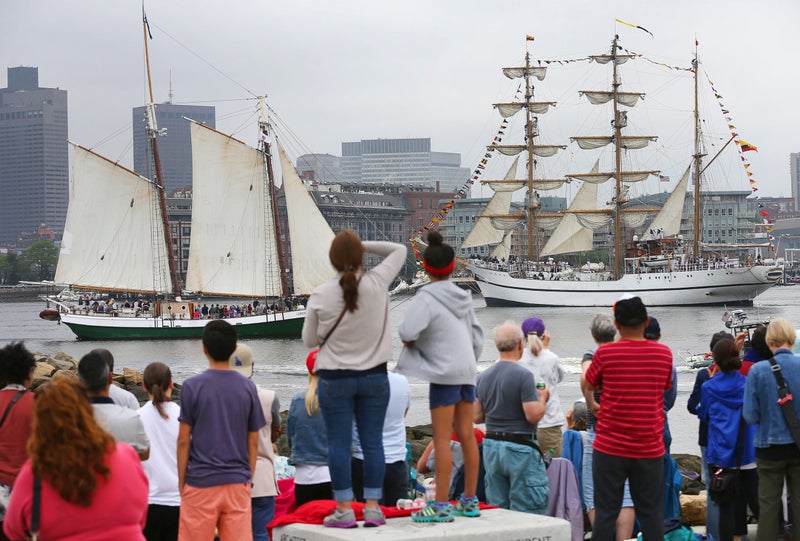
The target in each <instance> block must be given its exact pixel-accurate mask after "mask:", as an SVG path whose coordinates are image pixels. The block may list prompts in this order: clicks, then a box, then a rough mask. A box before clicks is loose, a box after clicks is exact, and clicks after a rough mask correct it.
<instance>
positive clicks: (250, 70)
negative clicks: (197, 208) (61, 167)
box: [0, 0, 800, 195]
mask: <svg viewBox="0 0 800 541" xmlns="http://www.w3.org/2000/svg"><path fill="white" fill-rule="evenodd" d="M146 8H147V14H148V18H149V20H150V22H151V26H152V32H153V35H154V39H153V40H152V41H150V55H151V60H152V72H153V80H154V90H155V94H156V102H160V101H166V99H167V97H168V89H169V84H170V83H169V80H170V71H171V74H172V75H171V77H172V86H173V91H174V99H173V101H174V102H176V103H203V104H211V105H216V106H217V118H218V120H217V127H218V128H220V129H222V130H224V131H227V132H235V133H236V134H237V136H238V137H240V138H244V139H245V140H247V141H255V140H256V135H255V131H256V130H255V126H254V123H253V120H254V116H253V111H254V109H255V106H254V101H252V100H250V99H249V98H252V97H253V96H254V95H260V94H265V95H267V96H268V103H269V104H270V106H271V107H272V108H273V109H274V111H275V112H276V113H277V115H278V116H279V120H280V121H282V122H278V121H277V120H276V123H277V124H278V128H279V133H280V134H281V135H282V136H283V139H282V140H283V142H284V143H285V146H286V147H287V151H288V152H289V154H290V156H291V157H292V158H293V159H294V158H296V157H297V155H298V154H301V153H305V152H318V153H331V154H336V155H339V154H340V153H341V142H342V141H355V140H360V139H371V138H400V137H430V138H431V144H432V148H433V150H436V151H443V152H459V153H461V155H462V165H464V166H465V167H469V168H470V169H473V168H474V167H475V165H476V164H477V163H478V161H479V160H480V159H481V158H482V156H483V153H484V150H483V147H484V145H486V144H488V143H489V142H490V141H491V139H492V137H493V136H494V133H495V131H496V129H497V127H498V126H499V123H500V120H501V118H500V116H499V115H498V114H497V112H496V111H493V110H492V108H491V103H493V102H498V101H511V98H512V97H513V94H514V89H515V88H516V86H515V84H516V83H513V82H511V81H509V80H508V79H506V78H505V77H504V76H503V75H502V73H501V72H500V69H499V68H500V67H503V66H513V65H520V64H519V63H520V62H521V61H522V60H523V59H524V54H525V47H526V43H525V39H524V37H525V35H526V34H531V35H533V36H535V38H536V39H535V41H534V42H533V43H532V44H530V46H529V50H530V52H531V57H532V58H533V59H560V60H563V59H573V58H583V57H586V56H587V55H589V54H600V53H603V52H606V51H607V50H608V47H609V44H610V41H611V39H612V38H613V36H614V33H615V32H616V33H618V34H619V35H620V38H621V39H622V44H623V45H624V46H625V47H627V48H629V49H631V50H633V51H636V52H638V53H642V54H645V55H646V56H647V57H648V58H650V59H652V60H655V61H658V62H663V63H666V64H668V65H674V66H688V65H689V63H690V60H691V55H692V54H693V49H694V41H695V37H696V38H697V39H698V40H699V42H700V57H701V62H702V67H703V70H704V74H703V77H702V78H701V79H702V80H701V83H702V84H703V85H705V87H706V93H707V97H706V98H701V101H703V103H704V104H705V105H706V108H707V110H708V111H709V112H710V113H711V116H713V117H714V118H712V119H710V120H709V121H711V120H713V122H715V124H714V126H715V128H711V127H710V125H709V128H708V131H709V132H714V133H717V134H718V135H717V140H718V142H719V145H720V146H721V144H722V143H724V140H723V139H724V138H725V137H726V135H725V132H726V130H727V128H726V126H725V121H724V120H723V119H722V114H721V113H720V112H719V107H718V104H717V103H716V102H715V98H714V97H713V96H711V95H710V94H709V93H708V91H707V86H708V83H707V82H706V81H705V74H706V73H707V74H708V76H709V77H711V79H712V80H713V81H714V83H715V86H716V89H717V91H718V92H719V93H720V94H721V95H723V97H724V99H723V102H724V104H725V105H726V107H727V109H728V110H729V111H730V113H731V117H732V120H733V123H734V124H735V125H736V128H737V131H738V133H739V135H740V136H741V137H742V139H745V140H746V141H748V142H749V143H751V144H754V145H756V146H758V148H759V152H758V154H756V153H755V152H749V153H747V158H748V159H749V160H750V161H751V162H752V167H751V169H750V171H752V172H753V173H754V178H755V179H757V182H758V183H757V187H758V188H759V194H761V195H789V194H790V173H789V153H790V152H797V151H800V137H798V136H797V135H795V134H796V132H797V127H798V126H800V122H798V116H800V113H798V107H797V104H796V103H795V100H796V96H797V94H798V85H797V81H798V78H800V70H799V69H798V66H799V65H800V62H798V60H799V59H798V51H800V43H798V42H799V41H800V40H799V39H798V35H799V34H800V3H798V2H796V1H794V0H776V1H768V2H760V3H757V2H752V0H748V1H741V0H724V1H723V0H714V1H697V0H672V1H669V2H666V1H662V2H652V1H646V0H639V1H636V2H632V1H616V2H614V1H609V2H588V1H574V0H553V1H550V2H544V1H532V0H525V1H511V2H507V1H497V2H487V1H485V0H483V1H473V0H447V1H432V0H431V1H421V0H406V1H403V2H387V1H375V0H372V1H356V0H336V1H322V0H318V1H310V0H291V1H289V2H285V1H284V2H277V1H272V0H269V1H267V0H226V1H224V2H211V1H208V0H191V1H190V0H169V1H161V2H156V1H150V2H148V4H147V5H146ZM615 18H619V19H622V20H625V21H628V22H631V23H634V24H638V25H641V26H643V27H645V28H647V29H648V30H650V31H651V32H652V33H653V35H654V37H651V36H650V35H648V34H646V33H644V32H642V31H640V30H636V29H633V28H628V27H626V26H622V25H619V24H615V22H614V19H615ZM577 64H580V65H579V66H576V65H569V66H560V65H553V66H552V67H551V68H550V73H549V74H548V79H547V80H546V81H545V82H544V83H541V84H539V85H537V97H541V98H543V99H557V100H558V101H559V102H560V103H561V102H562V99H563V108H561V107H560V108H557V111H556V114H558V113H562V114H563V116H562V118H561V119H560V120H553V121H551V120H549V116H548V120H547V122H549V123H550V124H549V128H548V129H550V132H548V135H549V134H552V135H553V137H552V138H551V137H544V134H543V139H547V141H545V142H548V143H549V142H552V143H563V144H567V143H568V137H569V135H588V134H589V133H577V132H575V130H573V129H572V127H571V125H572V124H575V122H573V121H574V120H579V121H580V122H577V124H579V125H580V124H582V120H583V119H584V116H585V113H582V112H578V111H582V109H579V108H578V105H572V103H577V100H578V96H577V90H579V89H582V88H584V87H583V86H582V82H586V83H587V84H588V83H590V82H591V83H594V82H595V80H596V79H592V78H590V77H589V76H586V78H585V79H581V75H579V74H578V71H577V70H578V69H580V70H584V71H586V70H589V69H601V70H602V68H598V67H597V66H594V65H593V66H589V65H588V64H587V63H585V62H581V63H577ZM636 64H637V65H636V66H635V67H633V68H632V70H633V71H632V75H630V76H628V77H627V78H626V79H625V82H632V83H635V88H629V89H631V90H641V91H644V92H649V94H648V99H647V100H646V103H647V104H648V105H649V106H650V107H651V108H652V112H649V113H647V116H646V117H636V121H637V124H636V126H637V127H639V126H641V127H642V128H643V130H644V131H648V132H649V131H651V130H659V128H661V127H665V128H666V132H667V133H666V134H664V133H663V132H662V131H657V132H655V133H646V135H656V134H658V135H661V136H662V139H661V140H660V142H659V145H658V146H657V147H656V149H655V152H657V153H658V154H660V155H661V156H662V157H663V162H664V163H661V164H658V167H659V168H660V169H662V170H663V172H664V173H665V174H668V175H670V176H671V177H672V180H673V184H674V183H675V182H676V181H677V178H678V177H679V176H680V173H681V172H682V170H683V169H684V168H685V167H686V165H688V159H689V158H688V154H690V153H691V141H690V137H691V128H690V126H689V128H688V130H689V131H685V130H686V129H687V126H686V120H687V118H688V116H687V115H689V114H690V109H691V107H692V104H691V80H690V78H689V75H688V74H686V73H680V72H677V71H672V70H666V69H663V68H659V67H657V66H653V65H652V64H648V63H646V62H644V61H642V60H637V62H636ZM0 65H2V67H3V68H5V67H8V66H19V65H26V66H38V67H39V81H40V85H41V86H51V87H60V88H64V89H66V90H68V92H69V107H70V109H69V126H70V127H69V131H70V138H71V139H72V140H74V141H76V142H79V143H81V144H83V145H87V146H92V147H95V148H96V149H97V150H98V151H99V152H101V153H103V154H106V155H108V156H109V157H111V158H112V159H118V160H120V161H121V162H122V163H124V164H126V165H131V164H132V161H133V159H132V152H131V149H130V147H131V132H130V124H131V108H132V107H135V106H138V105H141V104H143V103H144V102H145V100H146V87H145V82H144V70H143V47H142V29H141V3H140V2H139V1H138V0H70V1H63V0H27V1H23V0H9V1H7V2H4V8H3V14H2V18H0ZM558 70H560V72H559V71H558ZM570 78H571V79H570ZM567 81H571V82H567ZM576 81H577V82H576ZM4 83H5V74H3V75H0V85H2V86H5V84H4ZM549 85H551V86H549ZM575 85H577V86H575ZM648 85H650V86H649V87H648ZM540 89H541V91H540ZM540 92H541V93H540ZM708 96H710V97H708ZM715 107H716V110H714V108H715ZM667 110H670V111H676V110H677V112H674V113H671V114H673V116H672V117H670V119H669V120H668V119H667V118H666V116H665V117H664V119H663V120H662V116H661V115H662V114H663V115H666V114H667V113H666V112H665V111H667ZM630 115H631V118H633V115H634V113H630ZM609 118H610V117H609ZM681 119H683V120H681ZM547 122H545V120H542V124H543V129H544V128H545V126H547V125H548V124H547ZM598 122H599V121H598ZM603 122H604V123H605V125H607V120H603ZM599 125H601V126H602V125H603V124H599ZM662 125H663V126H662ZM580 127H581V128H587V129H589V128H590V126H589V125H588V124H587V125H585V126H580ZM593 129H594V130H595V133H592V134H598V132H597V131H596V130H597V128H593ZM682 130H683V131H682ZM117 133H118V135H117V136H116V137H112V136H113V135H114V134H117ZM727 136H729V132H728V135H727ZM110 137H111V138H110ZM109 138H110V139H109ZM679 139H680V140H681V141H683V142H681V143H679V142H678V140H679ZM505 142H511V141H505ZM684 143H686V144H688V146H686V144H684ZM573 146H574V145H571V146H570V150H569V151H568V152H567V153H565V156H564V157H562V158H560V161H556V162H555V165H553V172H554V174H559V171H558V170H557V169H559V168H560V169H561V171H560V173H561V174H563V173H566V172H576V171H574V170H569V171H567V170H566V169H570V168H572V167H573V166H577V164H578V158H574V160H575V163H572V162H571V161H570V160H573V156H574V155H575V153H576V152H577V151H576V150H574V149H573V148H572V147H573ZM714 151H715V150H712V151H711V152H714ZM684 154H687V155H685V156H684ZM731 163H733V166H732V167H733V169H729V170H728V171H729V173H724V174H730V175H731V176H734V177H737V175H738V180H737V179H734V184H733V185H731V186H729V187H730V188H732V189H748V186H747V183H746V177H742V176H741V167H740V165H741V164H737V163H736V162H735V157H734V160H731ZM580 164H581V166H583V162H580ZM643 165H646V166H654V165H655V164H654V163H650V159H649V158H648V159H646V160H645V161H644V162H643ZM548 173H549V171H548ZM498 174H502V173H498ZM548 176H550V175H548ZM742 179H745V180H742ZM713 186H714V187H715V188H720V189H723V188H725V186H723V185H717V184H714V185H713ZM659 188H663V186H659V185H657V184H656V185H655V186H654V187H651V188H650V191H653V189H656V190H657V189H659ZM478 193H483V192H482V191H480V190H476V195H477V194H478Z"/></svg>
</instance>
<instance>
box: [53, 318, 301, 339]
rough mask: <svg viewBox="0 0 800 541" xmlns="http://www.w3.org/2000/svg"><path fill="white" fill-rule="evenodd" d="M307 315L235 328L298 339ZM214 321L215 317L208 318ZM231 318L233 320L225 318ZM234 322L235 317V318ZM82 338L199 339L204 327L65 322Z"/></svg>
mask: <svg viewBox="0 0 800 541" xmlns="http://www.w3.org/2000/svg"><path fill="white" fill-rule="evenodd" d="M304 319H305V318H302V317H298V318H293V319H287V320H283V321H270V322H262V323H251V324H248V325H244V324H240V325H236V324H235V323H234V327H235V328H236V332H237V334H238V335H239V337H240V338H299V337H300V333H301V332H302V330H303V321H304ZM209 321H213V320H209ZM226 321H230V320H226ZM233 321H234V322H235V320H233ZM64 324H65V325H67V326H68V327H69V328H70V329H71V330H72V332H74V333H75V334H76V335H77V336H78V338H80V339H81V340H169V339H173V338H200V337H201V335H202V334H203V327H149V328H125V327H102V326H94V325H81V324H79V323H66V322H65V323H64Z"/></svg>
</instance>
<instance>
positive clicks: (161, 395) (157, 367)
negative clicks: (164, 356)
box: [142, 362, 172, 419]
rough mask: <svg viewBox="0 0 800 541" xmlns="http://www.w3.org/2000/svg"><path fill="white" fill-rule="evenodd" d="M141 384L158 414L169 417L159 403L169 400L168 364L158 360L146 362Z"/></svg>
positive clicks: (169, 373) (170, 376) (170, 373)
mask: <svg viewBox="0 0 800 541" xmlns="http://www.w3.org/2000/svg"><path fill="white" fill-rule="evenodd" d="M142 385H144V388H145V390H146V391H147V393H148V394H149V395H150V396H151V397H152V398H151V400H152V402H153V406H154V407H155V408H156V411H158V414H159V415H160V416H161V417H162V418H163V419H169V415H167V412H166V411H165V410H164V408H163V406H162V405H161V404H163V403H164V402H169V400H170V393H169V392H168V391H169V388H170V386H171V385H172V372H170V369H169V366H167V365H165V364H164V363H159V362H155V363H150V364H148V365H147V367H146V368H145V369H144V374H142Z"/></svg>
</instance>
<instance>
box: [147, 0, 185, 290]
mask: <svg viewBox="0 0 800 541" xmlns="http://www.w3.org/2000/svg"><path fill="white" fill-rule="evenodd" d="M142 31H143V33H144V57H145V67H146V69H147V88H148V90H149V92H150V101H149V102H148V103H147V126H146V130H147V141H148V145H149V147H150V155H151V156H152V158H153V170H154V173H155V176H156V185H157V186H158V190H157V191H158V203H159V208H160V210H161V213H160V214H161V228H162V229H163V231H164V242H165V243H166V245H167V250H166V252H167V253H166V257H167V263H168V266H169V277H170V281H171V285H172V294H173V295H174V296H176V297H177V296H179V295H180V294H181V288H180V284H179V283H178V273H177V271H176V268H175V255H174V253H173V249H174V248H173V246H172V233H171V232H170V227H169V217H168V216H167V194H166V190H165V188H164V176H163V172H162V170H161V159H160V158H159V154H158V142H157V141H156V138H157V137H158V136H159V135H161V133H162V132H159V130H158V125H157V124H156V106H155V103H154V100H153V81H152V80H151V78H150V51H149V49H148V48H147V34H148V26H147V16H146V15H145V13H144V5H142Z"/></svg>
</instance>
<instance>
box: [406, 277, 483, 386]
mask: <svg viewBox="0 0 800 541" xmlns="http://www.w3.org/2000/svg"><path fill="white" fill-rule="evenodd" d="M399 333H400V339H401V340H403V341H404V342H414V345H413V346H412V347H410V348H409V347H404V348H403V351H402V352H401V353H400V359H399V360H398V361H397V369H396V371H397V372H400V373H401V374H405V375H407V376H411V377H414V378H418V379H422V380H425V381H429V382H431V383H438V384H441V385H475V379H476V376H477V360H478V358H479V357H480V354H481V351H482V349H483V329H482V328H481V326H480V323H478V320H477V318H476V317H475V311H474V310H473V308H472V295H471V294H470V293H469V292H468V291H465V290H463V289H460V288H459V287H458V286H456V285H455V284H453V282H451V281H450V280H442V281H440V282H433V283H431V284H429V285H427V286H425V287H423V288H422V289H420V290H419V291H418V292H417V294H416V295H415V296H414V298H413V299H412V301H411V305H410V306H409V307H408V310H406V313H405V317H404V318H403V322H402V323H401V324H400V329H399Z"/></svg>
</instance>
